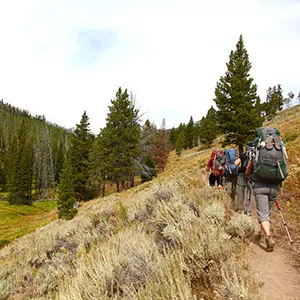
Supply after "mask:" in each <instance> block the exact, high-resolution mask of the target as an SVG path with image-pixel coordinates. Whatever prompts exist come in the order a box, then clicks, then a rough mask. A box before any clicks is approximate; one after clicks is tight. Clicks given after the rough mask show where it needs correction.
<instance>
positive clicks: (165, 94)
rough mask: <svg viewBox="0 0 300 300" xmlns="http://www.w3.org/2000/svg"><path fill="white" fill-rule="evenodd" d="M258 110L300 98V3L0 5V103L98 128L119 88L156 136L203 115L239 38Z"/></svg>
mask: <svg viewBox="0 0 300 300" xmlns="http://www.w3.org/2000/svg"><path fill="white" fill-rule="evenodd" d="M241 34H242V35H243V39H244V43H245V47H246V49H247V51H248V54H249V59H250V62H251V64H252V69H251V71H250V75H251V77H253V79H254V83H255V84H257V87H258V94H259V96H260V97H261V99H262V101H264V100H265V98H266V91H267V89H268V87H269V86H274V85H277V84H281V85H282V88H283V95H284V96H287V93H288V92H290V91H292V92H293V93H294V94H295V95H296V96H297V95H298V93H299V92H300V82H299V80H300V73H299V72H300V59H299V57H300V0H251V1H246V0H226V1H224V0H210V1H203V0H184V1H183V0H181V1H177V0H106V1H105V0H26V1H24V0H19V1H17V0H10V1H6V0H0V99H3V101H4V102H5V103H9V104H11V105H13V106H16V107H18V108H20V109H24V110H27V111H29V112H30V113H31V114H32V115H45V117H46V119H47V120H48V121H49V122H51V123H55V124H58V125H60V126H62V127H65V128H71V127H76V124H78V123H79V122H80V119H81V116H82V115H83V113H84V111H86V113H87V115H88V117H89V120H90V128H91V130H92V132H94V133H95V134H98V133H99V131H100V128H103V127H104V126H105V123H106V120H105V118H106V117H107V113H108V107H109V106H110V105H111V100H112V99H114V98H115V94H116V92H117V90H118V88H119V87H121V88H122V89H123V90H124V89H125V88H127V90H128V91H129V92H132V94H133V95H134V96H135V105H136V107H137V108H138V109H139V111H140V114H141V116H142V118H141V122H142V123H143V122H145V121H146V120H147V119H148V120H149V121H150V122H151V123H154V124H155V125H156V126H157V127H158V128H159V127H160V126H161V124H162V121H163V119H165V121H166V127H167V128H172V127H178V126H179V124H180V123H188V122H189V120H190V117H193V120H194V121H198V120H200V119H201V118H202V117H203V116H205V115H206V113H207V111H208V109H209V108H210V107H211V106H212V105H213V106H215V103H214V101H213V98H214V90H215V87H216V83H217V82H218V81H219V79H220V77H221V76H223V75H224V74H225V72H226V63H227V62H228V60H229V54H230V51H231V50H235V46H236V43H237V41H238V39H239V36H240V35H241Z"/></svg>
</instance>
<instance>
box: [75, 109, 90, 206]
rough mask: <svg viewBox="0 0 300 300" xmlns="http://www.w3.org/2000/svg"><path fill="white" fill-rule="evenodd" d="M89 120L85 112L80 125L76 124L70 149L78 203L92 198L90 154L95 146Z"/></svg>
mask: <svg viewBox="0 0 300 300" xmlns="http://www.w3.org/2000/svg"><path fill="white" fill-rule="evenodd" d="M89 126H90V123H89V118H88V116H87V114H86V112H85V111H84V113H83V115H82V117H81V120H80V123H79V124H76V129H75V132H74V137H73V140H72V146H71V149H70V158H71V161H70V163H71V168H72V172H73V175H74V179H73V194H74V197H75V198H76V199H77V200H78V201H82V200H88V199H89V198H90V195H89V190H88V179H89V152H90V150H91V147H92V144H93V136H92V134H91V131H90V128H89Z"/></svg>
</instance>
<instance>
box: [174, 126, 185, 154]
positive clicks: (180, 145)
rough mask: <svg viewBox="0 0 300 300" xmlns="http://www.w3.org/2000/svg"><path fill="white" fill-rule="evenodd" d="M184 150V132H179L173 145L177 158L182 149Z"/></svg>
mask: <svg viewBox="0 0 300 300" xmlns="http://www.w3.org/2000/svg"><path fill="white" fill-rule="evenodd" d="M184 148H185V134H184V131H183V130H181V131H180V132H179V134H178V138H177V140H176V144H175V152H176V154H177V155H178V156H180V155H181V153H182V151H183V149H184Z"/></svg>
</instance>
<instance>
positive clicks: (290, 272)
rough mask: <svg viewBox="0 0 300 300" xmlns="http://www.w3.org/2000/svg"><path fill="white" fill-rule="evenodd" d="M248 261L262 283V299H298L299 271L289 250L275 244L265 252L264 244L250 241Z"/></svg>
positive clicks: (299, 287) (299, 289)
mask: <svg viewBox="0 0 300 300" xmlns="http://www.w3.org/2000/svg"><path fill="white" fill-rule="evenodd" d="M275 242H276V240H275ZM276 246H277V245H276ZM249 262H250V266H251V268H252V270H253V271H254V273H255V274H256V276H257V278H258V280H259V281H260V282H261V284H262V287H261V295H262V297H263V298H262V299H267V300H277V299H280V300H291V299H293V300H300V272H299V269H298V270H297V268H296V267H295V265H294V257H293V255H292V254H291V252H290V251H289V250H287V249H284V248H282V247H280V246H277V247H275V250H274V252H266V251H265V248H264V244H256V243H252V244H251V245H250V250H249Z"/></svg>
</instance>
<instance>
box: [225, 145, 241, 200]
mask: <svg viewBox="0 0 300 300" xmlns="http://www.w3.org/2000/svg"><path fill="white" fill-rule="evenodd" d="M224 154H225V156H226V163H225V174H224V175H225V186H226V191H227V192H228V194H229V195H230V197H231V199H232V200H233V202H235V194H236V184H237V175H238V166H237V165H236V164H235V161H236V160H237V159H238V158H239V157H238V151H237V150H236V149H234V148H230V149H226V150H225V151H224Z"/></svg>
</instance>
